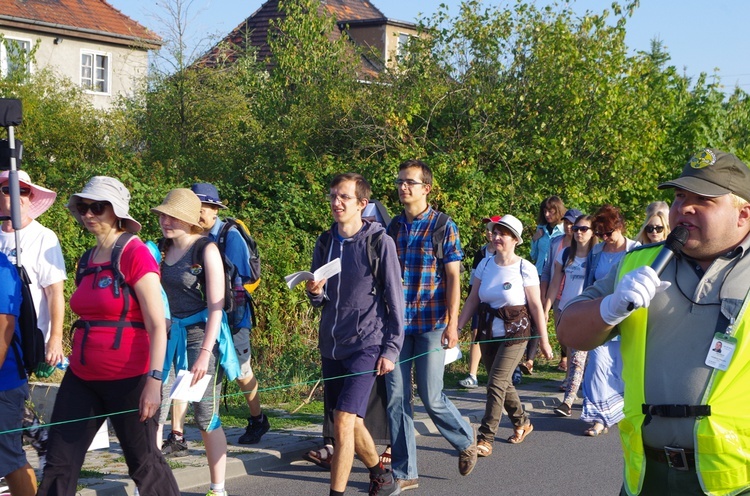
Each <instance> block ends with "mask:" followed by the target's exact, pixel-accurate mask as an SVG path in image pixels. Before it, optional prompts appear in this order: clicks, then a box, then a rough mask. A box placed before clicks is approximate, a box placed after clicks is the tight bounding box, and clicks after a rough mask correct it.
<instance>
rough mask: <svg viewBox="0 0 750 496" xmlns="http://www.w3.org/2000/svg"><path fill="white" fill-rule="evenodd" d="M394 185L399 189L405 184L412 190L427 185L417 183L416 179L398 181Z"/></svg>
mask: <svg viewBox="0 0 750 496" xmlns="http://www.w3.org/2000/svg"><path fill="white" fill-rule="evenodd" d="M393 184H395V185H396V187H397V188H400V187H401V186H402V185H404V184H405V185H406V187H407V188H409V189H412V188H413V187H414V186H421V185H423V184H427V183H420V182H419V181H415V180H414V179H396V180H395V181H393Z"/></svg>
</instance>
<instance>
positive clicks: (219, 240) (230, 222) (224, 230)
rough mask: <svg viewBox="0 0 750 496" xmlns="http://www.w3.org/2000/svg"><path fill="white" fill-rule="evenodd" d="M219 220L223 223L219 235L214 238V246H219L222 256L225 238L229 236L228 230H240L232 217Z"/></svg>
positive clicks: (224, 248)
mask: <svg viewBox="0 0 750 496" xmlns="http://www.w3.org/2000/svg"><path fill="white" fill-rule="evenodd" d="M221 220H222V221H223V222H224V225H223V226H221V229H220V230H219V235H218V236H217V237H216V244H217V245H218V246H219V251H220V252H221V253H222V254H223V253H224V252H225V251H226V248H227V236H228V235H229V230H230V229H232V228H233V227H235V228H237V230H238V231H239V230H240V228H239V227H238V226H237V223H236V222H235V220H234V218H232V217H227V218H226V219H221Z"/></svg>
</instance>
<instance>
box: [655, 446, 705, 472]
mask: <svg viewBox="0 0 750 496" xmlns="http://www.w3.org/2000/svg"><path fill="white" fill-rule="evenodd" d="M643 452H644V454H645V455H646V458H648V459H649V460H653V461H655V462H659V463H665V464H667V465H669V468H673V469H675V470H685V471H687V470H695V451H694V450H689V449H684V448H672V447H670V446H665V447H663V448H661V449H660V448H651V447H650V446H644V447H643Z"/></svg>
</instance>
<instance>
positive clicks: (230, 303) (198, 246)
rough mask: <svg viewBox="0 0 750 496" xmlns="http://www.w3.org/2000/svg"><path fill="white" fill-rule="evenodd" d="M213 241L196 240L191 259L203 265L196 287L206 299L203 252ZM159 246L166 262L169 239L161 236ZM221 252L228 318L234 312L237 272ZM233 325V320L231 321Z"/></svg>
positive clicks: (202, 238) (197, 275) (204, 238)
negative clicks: (234, 278)
mask: <svg viewBox="0 0 750 496" xmlns="http://www.w3.org/2000/svg"><path fill="white" fill-rule="evenodd" d="M211 243H213V241H211V240H210V239H208V238H207V237H206V236H201V237H200V238H198V239H197V240H196V241H195V249H194V250H193V257H192V260H191V264H192V265H193V267H196V266H198V267H201V270H200V272H198V274H196V277H197V278H198V282H197V283H196V288H195V289H197V290H198V291H200V292H201V294H202V295H203V299H204V300H205V299H206V294H205V293H204V291H203V288H205V287H206V273H205V271H204V270H203V266H204V265H205V262H204V260H203V252H204V251H205V249H206V246H208V245H209V244H211ZM157 245H158V247H159V251H160V252H161V260H162V262H161V263H164V260H165V258H166V250H167V248H169V246H170V245H171V243H170V242H169V240H167V239H165V238H161V239H160V240H159V243H158V244H157ZM219 252H220V253H221V261H222V262H223V263H224V311H225V312H226V314H227V317H228V318H231V314H232V312H234V292H233V291H232V281H233V278H232V275H233V274H234V272H235V268H234V264H233V263H232V262H231V261H230V260H229V259H228V258H227V257H226V256H225V255H224V252H223V251H221V249H219ZM230 325H231V322H230Z"/></svg>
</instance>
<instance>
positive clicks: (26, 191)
mask: <svg viewBox="0 0 750 496" xmlns="http://www.w3.org/2000/svg"><path fill="white" fill-rule="evenodd" d="M0 191H2V192H3V194H4V195H9V194H10V186H3V187H1V188H0ZM18 192H19V193H20V195H21V196H29V195H30V194H31V188H19V189H18Z"/></svg>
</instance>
